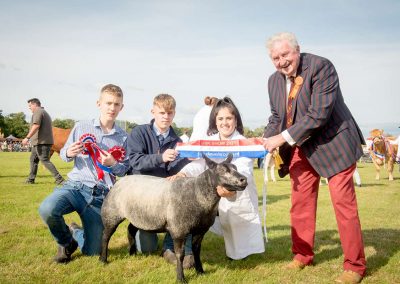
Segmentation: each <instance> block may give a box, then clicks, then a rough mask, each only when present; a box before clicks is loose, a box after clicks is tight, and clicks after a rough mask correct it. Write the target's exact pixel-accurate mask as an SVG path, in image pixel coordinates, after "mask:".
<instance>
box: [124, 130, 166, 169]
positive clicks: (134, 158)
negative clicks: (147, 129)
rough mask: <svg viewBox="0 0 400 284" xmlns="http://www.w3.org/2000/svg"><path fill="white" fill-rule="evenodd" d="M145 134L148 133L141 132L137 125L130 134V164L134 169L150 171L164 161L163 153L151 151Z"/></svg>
mask: <svg viewBox="0 0 400 284" xmlns="http://www.w3.org/2000/svg"><path fill="white" fill-rule="evenodd" d="M143 135H146V133H140V131H139V129H138V127H135V128H134V129H132V132H131V133H130V134H129V136H128V142H127V152H128V155H127V156H128V159H129V166H130V167H132V169H133V170H134V171H149V170H152V169H154V168H157V167H158V166H159V165H160V164H162V163H163V159H162V154H158V153H157V154H154V153H149V152H150V149H149V147H150V146H151V145H148V143H146V141H145V138H144V137H143Z"/></svg>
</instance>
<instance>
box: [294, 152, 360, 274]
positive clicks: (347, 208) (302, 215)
mask: <svg viewBox="0 0 400 284" xmlns="http://www.w3.org/2000/svg"><path fill="white" fill-rule="evenodd" d="M355 168H356V165H355V164H354V165H352V166H351V167H349V168H348V169H345V170H343V171H342V172H340V173H338V174H336V175H334V176H332V177H330V178H329V179H328V182H329V190H330V194H331V200H332V204H333V208H334V210H335V215H336V222H337V225H338V229H339V235H340V241H341V243H342V249H343V254H344V264H343V268H344V270H351V271H354V272H357V273H358V274H360V275H362V276H364V275H365V270H366V261H365V255H364V243H363V238H362V233H361V225H360V220H359V217H358V209H357V200H356V194H355V190H354V182H353V172H354V170H355ZM289 170H290V179H291V183H292V208H291V210H290V218H291V224H292V252H293V254H294V258H295V259H297V260H299V261H301V262H302V263H304V264H311V263H312V262H313V258H314V252H313V248H314V238H315V219H316V211H317V198H318V188H319V180H320V176H319V175H318V173H317V172H316V171H315V170H314V169H313V167H312V166H311V165H310V163H309V162H308V160H307V158H306V157H305V155H304V154H303V153H302V151H301V150H300V148H298V147H295V148H294V149H293V153H292V160H291V162H290V167H289Z"/></svg>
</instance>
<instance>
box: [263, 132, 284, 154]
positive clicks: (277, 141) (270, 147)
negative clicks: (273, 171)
mask: <svg viewBox="0 0 400 284" xmlns="http://www.w3.org/2000/svg"><path fill="white" fill-rule="evenodd" d="M285 142H286V140H285V138H283V136H282V134H278V135H275V136H272V137H269V138H264V143H263V145H264V148H265V150H267V151H268V152H272V151H274V150H275V149H276V148H278V147H279V146H282V145H283V144H284V143H285Z"/></svg>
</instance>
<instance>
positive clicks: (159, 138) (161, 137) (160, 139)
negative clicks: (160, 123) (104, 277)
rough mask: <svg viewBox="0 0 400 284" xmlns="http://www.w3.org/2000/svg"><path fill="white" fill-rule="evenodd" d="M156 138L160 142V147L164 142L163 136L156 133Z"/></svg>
mask: <svg viewBox="0 0 400 284" xmlns="http://www.w3.org/2000/svg"><path fill="white" fill-rule="evenodd" d="M157 138H158V143H160V147H161V146H162V145H163V144H164V140H165V138H164V136H163V135H162V134H160V135H158V136H157Z"/></svg>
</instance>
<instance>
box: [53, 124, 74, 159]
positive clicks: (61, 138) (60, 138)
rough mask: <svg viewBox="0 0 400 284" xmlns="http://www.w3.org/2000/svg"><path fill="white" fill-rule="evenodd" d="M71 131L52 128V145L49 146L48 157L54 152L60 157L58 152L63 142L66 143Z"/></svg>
mask: <svg viewBox="0 0 400 284" xmlns="http://www.w3.org/2000/svg"><path fill="white" fill-rule="evenodd" d="M71 130H72V129H63V128H58V127H53V139H54V144H53V146H51V150H50V157H51V156H52V155H53V153H54V152H57V153H58V155H60V150H61V149H62V147H64V144H65V142H67V139H68V136H69V133H70V132H71Z"/></svg>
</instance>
